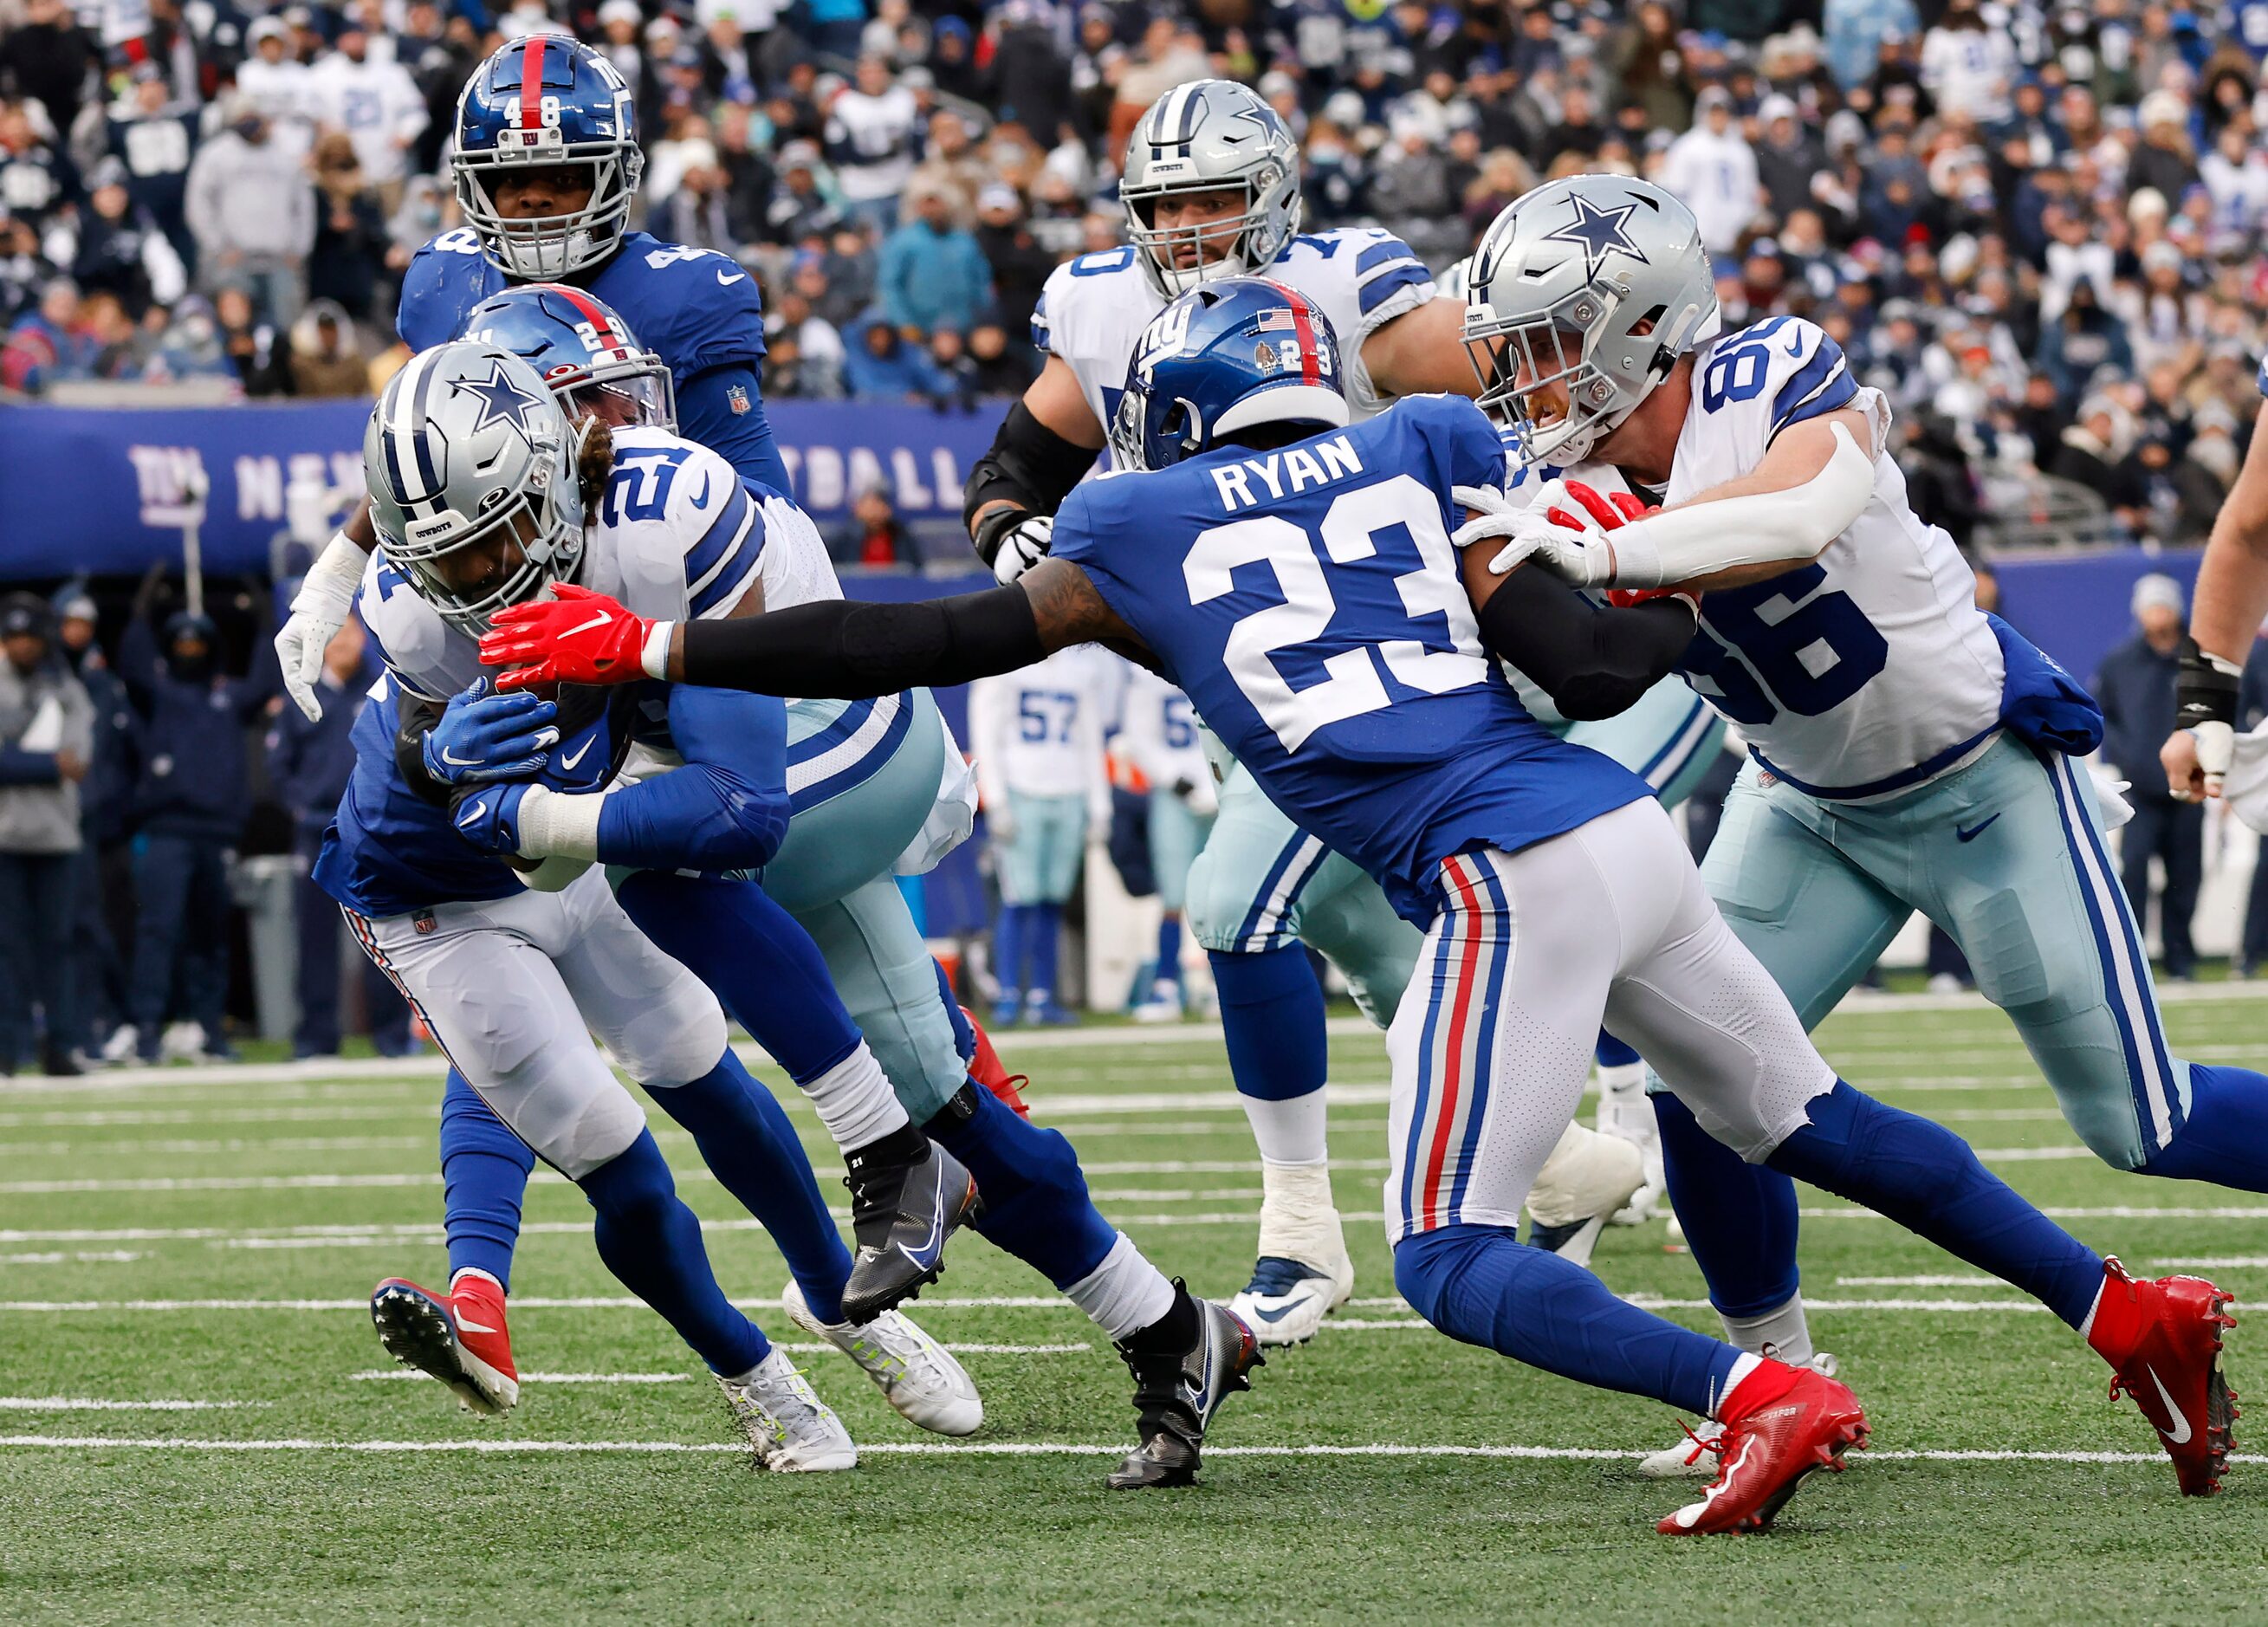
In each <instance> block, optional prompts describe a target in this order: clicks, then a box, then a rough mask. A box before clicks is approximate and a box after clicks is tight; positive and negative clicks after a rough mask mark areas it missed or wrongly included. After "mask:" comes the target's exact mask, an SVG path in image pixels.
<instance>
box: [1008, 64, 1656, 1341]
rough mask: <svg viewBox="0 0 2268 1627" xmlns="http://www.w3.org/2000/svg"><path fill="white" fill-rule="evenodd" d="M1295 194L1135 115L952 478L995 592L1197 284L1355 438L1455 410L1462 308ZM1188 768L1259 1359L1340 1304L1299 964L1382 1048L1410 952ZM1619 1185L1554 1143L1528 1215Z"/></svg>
mask: <svg viewBox="0 0 2268 1627" xmlns="http://www.w3.org/2000/svg"><path fill="white" fill-rule="evenodd" d="M1299 175H1300V155H1299V149H1298V144H1297V143H1295V142H1294V141H1293V139H1292V134H1291V131H1290V130H1289V129H1286V128H1285V124H1284V121H1283V120H1282V119H1281V118H1280V117H1278V114H1276V112H1275V110H1274V109H1273V108H1271V107H1269V105H1268V104H1267V103H1266V102H1265V101H1264V100H1263V99H1261V98H1260V97H1259V96H1258V95H1257V94H1256V93H1255V92H1252V91H1251V90H1249V89H1248V88H1247V87H1245V86H1243V85H1238V84H1235V83H1233V81H1230V80H1226V79H1201V80H1197V81H1194V82H1192V83H1190V84H1188V85H1180V86H1177V87H1176V88H1175V89H1174V90H1171V91H1169V92H1167V93H1166V94H1165V95H1164V96H1162V97H1160V99H1158V101H1157V103H1156V104H1155V105H1154V106H1152V107H1151V108H1150V109H1149V111H1148V112H1146V113H1145V114H1143V115H1142V118H1141V120H1140V121H1139V122H1138V124H1137V125H1136V126H1135V129H1134V133H1133V136H1132V139H1131V140H1130V142H1129V144H1128V145H1127V149H1126V158H1125V162H1124V164H1123V167H1122V170H1121V180H1120V183H1119V196H1120V199H1121V201H1122V202H1123V204H1124V207H1125V210H1126V225H1127V233H1128V236H1129V237H1130V239H1131V240H1130V242H1128V243H1127V244H1126V245H1125V246H1123V247H1119V248H1114V249H1108V250H1105V251H1103V252H1101V253H1098V254H1083V255H1081V256H1079V258H1078V259H1076V260H1073V261H1070V262H1068V263H1067V264H1065V265H1063V266H1060V267H1058V268H1057V270H1056V272H1055V274H1054V275H1053V276H1050V277H1049V279H1048V283H1047V287H1046V289H1045V291H1043V292H1042V296H1041V298H1040V303H1039V306H1038V307H1037V309H1035V311H1034V313H1033V314H1032V335H1033V339H1034V342H1035V343H1036V344H1037V345H1038V346H1039V347H1040V349H1041V350H1043V351H1045V352H1046V353H1047V357H1048V359H1047V363H1046V364H1045V366H1044V367H1043V368H1042V371H1041V373H1040V377H1039V378H1038V379H1036V380H1035V381H1034V383H1033V384H1032V386H1031V387H1030V388H1029V389H1027V391H1026V392H1025V393H1024V396H1023V399H1022V400H1021V401H1019V402H1018V403H1017V404H1016V405H1015V406H1014V407H1013V408H1012V409H1010V410H1009V413H1008V417H1007V420H1006V421H1005V423H1003V424H1002V426H1001V428H1000V431H999V434H998V437H997V438H995V440H994V442H993V445H992V449H991V451H990V453H987V454H986V456H985V457H984V458H983V460H981V461H979V463H978V464H977V465H976V468H975V469H973V470H972V471H971V472H970V475H969V478H968V484H967V496H966V501H965V505H964V509H963V514H964V517H965V519H967V521H968V527H969V534H970V536H971V537H972V539H973V540H974V541H975V542H976V550H977V553H978V554H979V555H980V556H982V557H983V559H984V560H985V562H986V563H988V564H990V566H991V567H992V570H993V573H994V574H995V575H996V576H997V577H998V578H999V579H1000V580H1001V581H1003V582H1012V581H1013V580H1015V579H1016V578H1017V577H1018V576H1020V575H1021V574H1022V573H1023V572H1024V571H1027V570H1029V569H1030V568H1031V567H1032V566H1033V565H1034V564H1035V563H1037V562H1038V561H1039V560H1040V559H1041V558H1042V557H1044V556H1045V555H1046V553H1047V548H1048V540H1049V534H1050V532H1051V530H1052V528H1053V526H1054V520H1053V519H1052V516H1053V514H1054V512H1055V511H1056V508H1057V505H1058V504H1060V503H1061V502H1062V501H1063V499H1064V496H1065V495H1066V494H1068V493H1069V492H1070V490H1071V488H1072V487H1073V486H1075V485H1077V484H1078V483H1079V481H1080V480H1081V479H1082V478H1083V477H1084V476H1085V475H1086V473H1087V472H1088V471H1089V470H1090V469H1091V468H1092V467H1094V460H1095V454H1096V453H1098V452H1099V451H1100V450H1101V448H1102V446H1103V445H1104V443H1105V439H1106V435H1107V431H1108V429H1109V427H1110V425H1111V422H1112V420H1113V418H1114V416H1116V412H1117V409H1118V401H1119V396H1120V393H1121V390H1122V388H1123V385H1124V383H1125V379H1126V369H1127V364H1128V363H1129V362H1130V360H1131V359H1132V357H1133V353H1134V347H1135V343H1136V341H1137V340H1138V338H1139V337H1140V335H1141V334H1142V331H1143V329H1144V328H1145V327H1146V326H1148V324H1149V322H1150V321H1151V320H1152V318H1153V317H1155V316H1156V315H1157V314H1158V313H1160V311H1162V310H1163V309H1164V308H1165V307H1166V306H1167V303H1168V302H1169V301H1170V300H1171V299H1173V298H1175V296H1177V295H1179V294H1181V293H1182V292H1184V291H1186V290H1188V289H1189V288H1192V287H1194V286H1196V285H1197V284H1198V283H1204V282H1210V281H1213V280H1216V279H1218V278H1221V277H1227V276H1241V275H1243V274H1245V273H1247V272H1262V273H1264V274H1265V275H1266V276H1270V277H1271V278H1274V279H1276V280H1278V281H1279V282H1282V283H1285V284H1287V285H1289V286H1291V287H1292V288H1295V289H1297V290H1298V291H1300V293H1302V294H1304V295H1306V296H1307V298H1310V299H1312V300H1314V303H1315V305H1316V306H1317V307H1318V308H1320V309H1321V310H1322V313H1323V314H1324V316H1325V317H1326V318H1327V319H1328V320H1329V322H1330V324H1331V327H1332V329H1333V331H1334V332H1335V333H1336V334H1337V335H1338V341H1339V346H1340V355H1341V356H1342V357H1343V358H1344V359H1343V360H1342V361H1341V362H1340V363H1339V365H1341V366H1343V367H1344V369H1345V372H1346V376H1345V377H1344V379H1340V380H1337V383H1339V384H1340V385H1341V386H1343V387H1344V394H1345V396H1346V399H1347V402H1348V407H1349V410H1350V411H1351V414H1352V415H1353V416H1354V417H1356V418H1357V419H1363V418H1368V417H1371V416H1374V415H1375V414H1376V413H1378V412H1379V411H1380V410H1381V409H1383V408H1384V407H1385V406H1386V405H1387V403H1388V401H1391V400H1392V399H1393V398H1395V397H1396V396H1402V395H1413V394H1427V393H1432V392H1440V391H1454V392H1457V393H1461V394H1471V393H1472V390H1473V380H1472V374H1471V371H1470V369H1469V367H1468V366H1467V365H1466V364H1465V362H1464V359H1463V357H1462V354H1461V353H1460V350H1459V348H1458V340H1457V334H1458V324H1459V321H1460V320H1461V318H1462V306H1460V305H1459V304H1458V303H1457V302H1455V301H1454V300H1439V299H1436V298H1434V292H1435V290H1434V285H1433V279H1432V274H1431V273H1430V272H1428V271H1427V270H1426V269H1425V264H1424V262H1423V261H1420V260H1418V256H1417V255H1416V254H1413V253H1412V252H1411V251H1410V247H1409V246H1408V245H1407V244H1405V243H1403V241H1402V240H1401V239H1399V238H1397V237H1395V236H1394V235H1393V234H1392V233H1391V232H1381V231H1378V230H1375V229H1368V228H1343V229H1338V230H1334V231H1328V232H1312V233H1303V232H1300V180H1299ZM1207 750H1208V755H1209V756H1211V759H1212V762H1213V770H1214V775H1215V777H1216V779H1217V780H1218V782H1219V791H1218V796H1219V813H1218V815H1217V817H1216V819H1215V821H1214V824H1213V828H1212V830H1211V833H1210V834H1209V836H1207V838H1206V841H1205V845H1204V851H1203V852H1202V853H1200V854H1199V855H1198V857H1197V862H1196V864H1195V865H1193V866H1192V867H1191V870H1190V872H1189V881H1188V888H1189V896H1188V912H1189V924H1190V927H1191V929H1192V930H1193V931H1194V932H1195V933H1196V936H1197V941H1198V942H1199V943H1201V944H1202V945H1204V948H1205V950H1206V952H1207V953H1208V955H1209V956H1210V957H1211V963H1212V973H1213V983H1214V987H1215V990H1216V991H1217V992H1218V994H1219V1000H1220V1014H1221V1025H1222V1028H1223V1035H1224V1038H1225V1039H1226V1042H1227V1046H1228V1055H1229V1065H1230V1069H1231V1071H1232V1072H1233V1075H1234V1077H1235V1080H1236V1086H1237V1089H1238V1091H1239V1093H1241V1095H1242V1098H1243V1101H1244V1108H1245V1112H1246V1115H1247V1116H1248V1118H1249V1120H1250V1122H1251V1124H1252V1130H1253V1136H1254V1139H1255V1140H1256V1141H1257V1142H1258V1144H1259V1148H1260V1157H1261V1170H1262V1176H1261V1185H1262V1199H1261V1208H1260V1240H1259V1249H1258V1260H1257V1262H1256V1264H1255V1266H1254V1269H1253V1275H1252V1278H1251V1281H1250V1282H1249V1284H1248V1285H1247V1286H1246V1287H1245V1289H1244V1290H1243V1291H1242V1292H1240V1293H1239V1294H1238V1295H1237V1296H1236V1298H1235V1299H1233V1300H1232V1301H1231V1304H1232V1305H1233V1307H1234V1308H1235V1310H1236V1311H1237V1312H1238V1314H1240V1315H1241V1316H1243V1317H1244V1319H1245V1320H1246V1321H1248V1322H1250V1323H1251V1324H1252V1326H1253V1327H1254V1328H1255V1329H1256V1330H1257V1331H1258V1333H1259V1335H1260V1336H1261V1339H1262V1340H1263V1343H1266V1344H1298V1343H1300V1342H1301V1341H1303V1340H1306V1339H1307V1338H1310V1337H1312V1336H1314V1332H1315V1330H1316V1329H1317V1328H1318V1327H1319V1326H1320V1325H1321V1324H1322V1319H1323V1317H1324V1315H1325V1314H1327V1313H1328V1312H1329V1310H1330V1309H1331V1308H1332V1307H1336V1306H1337V1305H1339V1304H1341V1303H1343V1302H1344V1300H1345V1299H1346V1298H1347V1296H1348V1295H1349V1294H1350V1293H1351V1292H1352V1290H1353V1285H1354V1266H1353V1263H1352V1262H1351V1260H1350V1259H1349V1258H1348V1256H1347V1252H1346V1243H1345V1240H1344V1236H1343V1235H1342V1233H1341V1228H1340V1225H1339V1218H1338V1211H1337V1207H1336V1205H1335V1204H1333V1202H1332V1198H1331V1186H1330V1172H1329V1164H1328V1161H1327V1147H1326V1141H1325V1137H1324V1127H1323V1126H1324V1095H1323V1085H1324V1079H1325V1074H1326V1072H1327V1066H1328V1064H1327V1050H1326V1046H1325V1041H1324V1030H1323V1003H1322V990H1321V989H1320V987H1319V986H1318V985H1317V984H1316V983H1315V980H1314V975H1313V974H1312V973H1311V971H1310V970H1309V968H1308V965H1307V958H1306V955H1305V953H1304V952H1303V951H1302V950H1301V948H1300V944H1301V943H1302V942H1304V943H1307V944H1308V945H1312V946H1314V948H1316V949H1318V950H1320V951H1321V952H1322V953H1323V954H1325V955H1327V956H1329V959H1330V960H1331V961H1332V963H1333V964H1334V965H1336V966H1337V968H1339V970H1340V971H1341V972H1343V973H1344V975H1345V976H1346V979H1347V983H1348V985H1349V987H1350V989H1351V991H1352V993H1353V995H1354V998H1355V1001H1356V1004H1357V1005H1359V1006H1360V1007H1361V1008H1362V1010H1363V1012H1364V1013H1365V1015H1366V1016H1368V1017H1369V1018H1370V1019H1371V1020H1373V1022H1376V1023H1378V1024H1380V1025H1381V1027H1383V1026H1384V1024H1385V1023H1386V1022H1387V1020H1388V1019H1389V1018H1390V1017H1391V1016H1392V1014H1393V1012H1394V1010H1395V1006H1396V1005H1397V1004H1398V1003H1399V1001H1400V998H1401V995H1402V990H1403V987H1404V985H1405V984H1406V983H1408V982H1409V978H1410V970H1411V968H1412V967H1413V966H1414V965H1415V964H1416V962H1417V955H1418V945H1419V934H1418V932H1417V931H1415V930H1413V929H1412V928H1411V927H1410V925H1409V924H1408V923H1406V922H1403V921H1402V920H1400V919H1399V918H1398V917H1396V916H1395V914H1394V911H1393V909H1392V907H1391V906H1390V905H1388V903H1387V902H1386V899H1385V895H1384V894H1382V893H1381V892H1380V891H1379V888H1378V886H1377V884H1376V883H1375V882H1373V881H1372V880H1370V879H1369V878H1368V877H1367V876H1366V875H1364V874H1363V872H1362V871H1361V870H1360V868H1359V866H1357V865H1354V864H1353V863H1352V862H1351V861H1350V860H1348V859H1346V858H1344V857H1342V856H1341V855H1338V854H1336V853H1333V852H1331V851H1330V850H1329V849H1327V848H1325V847H1324V846H1323V844H1322V843H1320V842H1317V841H1315V840H1314V838H1313V837H1311V836H1307V835H1306V834H1305V833H1303V832H1301V831H1300V830H1299V829H1298V828H1296V827H1295V826H1294V825H1293V824H1292V821H1290V820H1289V819H1287V818H1285V816H1284V814H1283V813H1281V812H1279V811H1278V809H1277V808H1276V807H1275V806H1273V805H1272V804H1270V802H1269V800H1268V799H1267V797H1266V795H1265V794H1264V793H1263V791H1261V790H1260V788H1259V787H1258V785H1257V784H1256V783H1254V781H1253V779H1252V777H1251V776H1250V774H1248V772H1246V771H1245V770H1244V769H1241V768H1240V767H1239V766H1238V765H1237V764H1236V763H1235V762H1233V760H1232V759H1230V758H1229V757H1228V756H1227V755H1226V754H1225V753H1222V752H1220V751H1219V749H1218V746H1217V744H1209V745H1208V748H1207ZM1641 1179H1642V1171H1641V1167H1640V1165H1639V1163H1638V1160H1637V1159H1636V1158H1634V1157H1632V1156H1631V1155H1630V1154H1629V1153H1628V1152H1626V1151H1624V1149H1623V1148H1621V1147H1618V1146H1615V1145H1609V1143H1608V1142H1606V1141H1604V1140H1602V1138H1601V1137H1597V1136H1595V1135H1593V1134H1591V1133H1590V1132H1588V1131H1587V1130H1576V1129H1572V1128H1571V1130H1570V1131H1569V1134H1568V1137H1567V1140H1566V1142H1565V1144H1564V1145H1562V1147H1561V1149H1560V1151H1559V1153H1558V1154H1557V1155H1555V1159H1554V1161H1553V1162H1552V1163H1551V1164H1550V1165H1549V1166H1547V1167H1546V1168H1545V1171H1544V1173H1543V1177H1542V1178H1541V1180H1540V1181H1539V1182H1538V1183H1537V1189H1536V1192H1535V1214H1536V1215H1537V1216H1539V1217H1543V1218H1550V1219H1551V1220H1553V1221H1555V1222H1557V1221H1559V1220H1564V1219H1574V1220H1577V1221H1578V1222H1581V1221H1584V1220H1586V1219H1587V1218H1591V1217H1595V1216H1597V1215H1599V1214H1600V1213H1602V1211H1613V1210H1615V1209H1617V1208H1619V1207H1621V1205H1622V1204H1623V1203H1624V1201H1625V1200H1626V1199H1627V1198H1628V1197H1629V1196H1630V1195H1631V1192H1632V1190H1634V1189H1636V1188H1637V1187H1638V1184H1639V1182H1640V1181H1641ZM1583 1229H1584V1227H1583V1226H1581V1225H1580V1224H1579V1225H1578V1226H1573V1227H1568V1228H1563V1229H1562V1230H1561V1232H1560V1233H1559V1235H1560V1236H1561V1238H1563V1239H1564V1240H1567V1241H1572V1240H1575V1239H1576V1236H1577V1233H1579V1232H1580V1231H1582V1230H1583ZM1593 1234H1594V1229H1593ZM1588 1240H1589V1239H1588V1237H1587V1236H1586V1237H1583V1238H1582V1239H1581V1241H1582V1244H1583V1246H1584V1247H1585V1248H1587V1246H1588Z"/></svg>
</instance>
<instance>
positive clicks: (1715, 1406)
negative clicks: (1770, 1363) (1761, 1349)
mask: <svg viewBox="0 0 2268 1627" xmlns="http://www.w3.org/2000/svg"><path fill="white" fill-rule="evenodd" d="M1761 1366H1764V1358H1763V1357H1761V1356H1743V1357H1742V1358H1740V1359H1739V1360H1738V1361H1735V1362H1734V1364H1733V1370H1732V1371H1731V1372H1730V1373H1727V1374H1726V1375H1725V1388H1724V1389H1723V1390H1722V1391H1721V1392H1720V1393H1719V1395H1717V1396H1716V1397H1715V1399H1714V1400H1713V1401H1712V1402H1711V1403H1710V1407H1709V1416H1710V1417H1712V1418H1713V1417H1716V1416H1717V1415H1718V1413H1719V1412H1721V1411H1722V1410H1724V1406H1725V1397H1726V1396H1727V1395H1731V1394H1732V1393H1733V1392H1734V1390H1736V1389H1738V1388H1741V1380H1742V1379H1745V1378H1747V1377H1748V1376H1749V1374H1750V1373H1754V1372H1755V1371H1756V1369H1757V1368H1759V1367H1761Z"/></svg>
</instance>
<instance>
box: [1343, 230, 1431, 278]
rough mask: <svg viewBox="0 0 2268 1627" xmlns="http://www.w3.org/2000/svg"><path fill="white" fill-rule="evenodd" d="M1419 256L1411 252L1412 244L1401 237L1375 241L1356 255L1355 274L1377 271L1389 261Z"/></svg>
mask: <svg viewBox="0 0 2268 1627" xmlns="http://www.w3.org/2000/svg"><path fill="white" fill-rule="evenodd" d="M1417 258H1418V256H1417V255H1416V254H1412V253H1410V245H1409V244H1407V243H1405V242H1403V240H1402V239H1400V238H1388V239H1386V240H1385V241H1383V242H1381V243H1373V244H1372V245H1371V246H1370V247H1368V248H1366V249H1364V250H1363V251H1362V253H1360V254H1357V255H1356V256H1355V257H1354V274H1355V275H1356V276H1361V275H1362V274H1363V273H1364V272H1366V271H1375V270H1377V269H1378V268H1379V267H1381V266H1382V265H1384V264H1386V263H1387V262H1388V261H1393V260H1415V259H1417Z"/></svg>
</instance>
